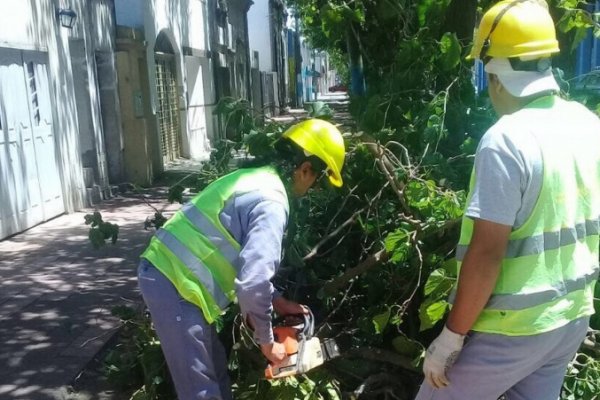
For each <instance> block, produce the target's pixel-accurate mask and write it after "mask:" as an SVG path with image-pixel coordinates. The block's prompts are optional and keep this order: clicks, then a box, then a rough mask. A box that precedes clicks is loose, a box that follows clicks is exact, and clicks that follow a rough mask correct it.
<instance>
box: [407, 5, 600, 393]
mask: <svg viewBox="0 0 600 400" xmlns="http://www.w3.org/2000/svg"><path fill="white" fill-rule="evenodd" d="M558 51H559V48H558V42H557V41H556V34H555V29H554V23H553V21H552V18H551V17H550V14H549V13H548V9H547V6H546V5H545V3H544V2H543V1H535V0H509V1H501V2H499V3H496V4H495V5H494V6H493V7H491V8H490V9H489V10H488V11H487V12H486V13H485V15H484V16H483V19H482V21H481V23H480V25H479V29H478V30H477V32H476V34H475V40H474V46H473V50H472V52H471V54H470V57H471V58H478V59H480V60H481V61H483V63H484V64H485V71H486V73H487V78H488V81H489V88H488V90H489V96H490V99H491V102H492V105H493V107H494V109H495V111H496V113H497V114H498V116H499V120H498V121H497V122H496V124H495V125H494V126H492V127H491V128H490V129H489V130H488V131H487V132H486V133H485V135H484V136H483V138H482V139H481V142H480V144H479V147H478V149H477V152H476V155H475V165H474V168H473V174H472V176H471V185H470V191H469V195H468V197H467V206H466V210H465V216H464V218H463V223H462V229H461V235H460V240H459V243H458V247H457V251H456V258H457V262H458V268H459V277H458V282H457V285H456V287H455V288H454V290H453V293H452V294H451V296H450V303H451V304H452V308H451V311H450V315H449V317H448V319H447V321H446V324H445V326H444V328H443V330H442V332H441V334H440V335H439V336H438V337H437V338H436V339H435V340H434V341H433V342H432V343H431V345H430V346H429V348H428V350H427V353H426V356H425V362H424V366H423V372H424V374H425V381H424V383H423V385H422V386H421V389H420V391H419V394H418V395H417V399H419V400H425V399H427V400H432V399H435V400H440V399H461V400H462V399H465V400H466V399H468V400H475V399H477V400H496V399H498V398H499V397H500V396H501V395H503V394H505V395H506V398H507V399H510V400H515V399H518V400H556V399H557V398H558V397H559V394H560V389H561V386H562V382H563V379H564V375H565V371H566V368H567V365H568V363H569V361H570V360H571V359H572V358H573V355H574V354H575V352H576V351H577V349H578V347H579V346H580V344H581V342H582V340H583V339H584V337H585V334H586V331H587V328H588V324H589V317H590V315H591V314H593V313H594V305H593V299H594V285H595V283H596V279H597V277H598V258H599V255H598V248H599V235H598V232H599V230H600V229H599V225H600V222H599V217H600V121H599V120H598V118H597V117H596V116H595V114H593V113H592V112H590V111H589V110H587V109H586V108H585V107H584V106H582V105H580V104H578V103H576V102H571V101H565V100H563V99H561V98H560V97H559V96H558V95H557V94H558V92H559V87H558V85H557V83H556V81H555V80H554V77H553V74H552V70H551V66H550V64H551V63H550V56H551V55H552V54H554V53H557V52H558Z"/></svg>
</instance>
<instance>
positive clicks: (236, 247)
mask: <svg viewBox="0 0 600 400" xmlns="http://www.w3.org/2000/svg"><path fill="white" fill-rule="evenodd" d="M249 191H260V193H261V195H263V196H264V197H265V198H269V199H273V200H275V201H278V202H281V203H282V204H283V205H284V206H285V207H286V209H288V208H289V206H288V202H287V194H286V192H285V187H284V186H283V183H282V182H281V179H280V178H279V176H278V175H277V173H276V172H275V170H274V169H273V168H271V167H262V168H253V169H241V170H237V171H235V172H233V173H231V174H229V175H225V176H224V177H222V178H219V179H218V180H216V181H215V182H213V183H212V184H210V185H209V186H208V187H207V188H206V189H204V190H203V191H202V192H201V193H199V194H198V195H197V196H196V197H194V198H193V199H192V200H191V201H190V202H189V203H187V204H186V205H184V206H183V207H182V208H181V209H180V210H179V211H178V212H177V213H175V215H173V217H171V218H170V219H169V221H167V223H166V224H165V225H164V226H163V227H162V228H161V229H160V230H159V231H158V232H157V234H156V235H155V237H153V238H152V240H151V242H150V245H149V246H148V248H147V249H146V251H145V252H144V253H143V254H142V257H143V258H146V259H147V260H148V261H150V262H151V263H152V264H153V265H154V266H155V267H156V268H157V269H159V270H160V271H161V272H162V273H163V274H164V275H165V276H166V277H167V278H168V279H169V280H170V281H171V282H172V283H173V285H174V286H175V288H176V289H177V291H178V292H179V294H180V295H181V296H182V297H183V298H184V299H186V300H187V301H189V302H191V303H193V304H195V305H197V306H198V307H200V308H201V309H202V311H203V314H204V316H205V318H206V320H207V321H208V322H209V323H213V322H214V321H215V320H217V319H218V318H219V316H220V315H221V314H222V313H223V312H224V310H225V308H226V307H227V306H228V305H229V304H230V303H231V302H232V301H234V300H235V290H234V289H235V278H236V276H237V270H236V266H238V259H239V252H240V249H241V246H240V244H239V243H237V242H236V241H235V239H234V238H233V236H232V235H231V234H230V233H229V232H228V231H227V229H226V228H225V227H224V226H223V225H222V223H221V220H220V214H221V213H222V211H223V208H224V207H225V204H226V203H227V202H228V201H230V200H231V199H234V198H235V196H237V195H240V194H243V193H247V192H249Z"/></svg>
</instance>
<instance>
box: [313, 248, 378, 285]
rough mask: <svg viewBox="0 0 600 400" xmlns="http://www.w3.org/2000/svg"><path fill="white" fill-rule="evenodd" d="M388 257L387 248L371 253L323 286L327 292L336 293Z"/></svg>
mask: <svg viewBox="0 0 600 400" xmlns="http://www.w3.org/2000/svg"><path fill="white" fill-rule="evenodd" d="M388 257H389V255H388V253H387V251H385V249H383V250H379V251H378V252H376V253H374V254H371V255H370V256H368V257H367V258H365V259H364V260H363V261H361V262H360V263H359V264H358V265H356V266H355V267H352V268H350V269H348V270H346V271H345V272H344V273H343V274H342V275H340V276H338V277H337V278H335V279H333V280H331V281H329V282H327V283H326V284H325V285H324V286H323V290H324V292H325V293H327V294H334V293H335V292H336V291H338V290H339V289H340V288H342V287H343V286H344V285H346V283H348V282H350V281H351V280H352V279H354V278H355V277H357V276H359V275H361V274H364V273H365V272H367V271H368V270H370V269H372V268H375V267H377V266H378V265H381V264H383V263H384V262H386V261H387V260H388Z"/></svg>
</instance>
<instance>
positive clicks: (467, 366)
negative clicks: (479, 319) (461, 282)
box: [416, 317, 589, 400]
mask: <svg viewBox="0 0 600 400" xmlns="http://www.w3.org/2000/svg"><path fill="white" fill-rule="evenodd" d="M588 325H589V317H584V318H579V319H577V320H575V321H571V322H570V323H569V324H567V325H565V326H563V327H561V328H558V329H555V330H553V331H550V332H546V333H541V334H539V335H533V336H504V335H495V334H488V333H477V332H473V333H471V334H469V337H468V338H467V340H466V341H465V347H464V348H463V350H462V351H461V353H460V355H459V356H458V359H457V360H456V364H454V365H453V366H452V367H451V368H450V369H449V370H448V374H447V376H448V379H449V380H450V384H449V385H448V386H447V387H445V388H441V389H434V388H433V387H431V386H430V385H429V384H427V382H423V385H422V386H421V390H420V391H419V394H418V395H417V398H416V400H454V399H456V400H496V399H498V397H500V396H501V395H502V394H506V399H507V400H556V399H558V397H559V395H560V388H561V387H562V383H563V380H564V378H565V372H566V369H567V365H568V364H569V362H570V361H571V360H572V359H573V356H574V355H575V352H576V351H577V349H578V348H579V346H580V345H581V342H582V341H583V339H584V338H585V334H586V332H587V328H588Z"/></svg>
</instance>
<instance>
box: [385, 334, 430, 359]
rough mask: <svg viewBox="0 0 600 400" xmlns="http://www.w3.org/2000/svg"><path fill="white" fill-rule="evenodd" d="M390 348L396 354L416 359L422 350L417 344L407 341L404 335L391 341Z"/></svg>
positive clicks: (410, 340)
mask: <svg viewBox="0 0 600 400" xmlns="http://www.w3.org/2000/svg"><path fill="white" fill-rule="evenodd" d="M392 346H393V347H394V350H396V352H397V353H398V354H402V355H403V356H406V357H410V358H415V357H418V356H419V355H420V354H421V353H422V352H423V350H424V348H423V346H422V345H421V344H420V343H419V342H417V341H415V340H412V339H409V338H408V337H406V336H405V335H400V336H397V337H395V338H394V339H392Z"/></svg>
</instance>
